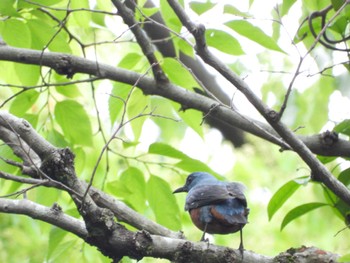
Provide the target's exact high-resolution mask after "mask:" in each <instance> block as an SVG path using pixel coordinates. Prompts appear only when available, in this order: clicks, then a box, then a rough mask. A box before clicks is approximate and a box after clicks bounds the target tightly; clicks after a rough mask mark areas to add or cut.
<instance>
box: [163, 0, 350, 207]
mask: <svg viewBox="0 0 350 263" xmlns="http://www.w3.org/2000/svg"><path fill="white" fill-rule="evenodd" d="M168 3H169V5H170V6H171V7H172V8H173V10H174V12H175V13H176V15H177V16H178V17H179V18H180V20H181V22H182V24H183V25H184V26H185V27H186V28H187V29H188V30H189V31H190V32H191V33H192V35H193V36H194V38H195V40H196V52H197V54H198V55H199V56H200V57H201V58H202V59H203V60H204V61H205V62H206V63H207V64H208V65H210V66H212V67H213V68H214V69H216V70H217V71H218V72H219V73H220V74H221V75H222V76H224V77H225V78H226V79H227V80H228V81H230V82H231V83H232V84H233V85H234V86H235V87H236V88H237V89H238V90H240V91H241V92H242V93H243V94H244V95H245V96H246V98H247V99H248V100H249V101H250V103H251V104H252V105H253V106H254V107H255V108H256V109H257V110H258V111H259V113H260V114H261V115H262V116H263V117H264V118H265V119H266V121H267V122H268V123H269V124H270V125H271V126H272V127H273V128H274V130H275V131H276V132H277V133H278V134H279V135H280V136H281V137H282V138H283V140H284V141H285V142H287V143H288V145H289V146H290V147H291V148H292V149H293V150H294V151H295V152H296V153H298V155H299V156H300V157H301V158H302V159H303V160H304V162H305V163H306V164H307V165H308V166H309V167H310V168H311V170H312V173H313V174H315V175H317V178H318V179H319V180H320V181H322V182H323V183H324V184H325V185H326V186H327V187H328V188H329V189H330V190H331V191H333V192H334V193H335V194H336V195H337V196H338V197H340V198H341V199H342V200H343V201H345V202H346V203H347V204H349V205H350V191H349V189H348V188H347V187H346V186H345V185H344V184H342V183H341V182H340V181H338V180H337V179H336V178H335V177H334V176H333V175H332V174H331V173H330V172H329V171H328V170H327V169H326V168H325V166H324V165H323V164H322V163H321V162H320V161H319V160H318V159H317V158H316V157H315V156H314V155H313V154H312V152H311V151H310V149H309V148H307V146H306V145H305V144H304V143H303V142H302V141H301V140H300V139H299V138H298V137H297V136H296V135H295V134H294V133H293V132H292V131H291V130H290V129H288V128H287V127H286V126H285V125H284V124H283V123H282V122H281V121H280V120H279V119H280V118H279V117H278V113H277V112H275V111H273V110H271V109H269V108H268V107H267V106H266V105H265V104H264V103H263V102H262V101H261V99H260V98H259V97H258V96H257V95H255V93H254V92H253V91H252V90H251V89H250V88H249V86H248V85H247V84H246V83H245V82H244V81H243V80H242V79H241V78H240V77H239V76H237V75H236V74H235V73H234V72H233V71H231V70H230V69H229V68H228V67H227V66H226V65H225V64H224V63H223V62H222V61H221V60H219V59H218V58H216V57H215V56H214V55H213V54H212V53H211V52H210V51H209V49H208V47H207V44H206V40H205V27H204V26H203V25H196V24H195V23H193V22H192V21H191V19H190V18H189V16H188V15H187V14H186V13H185V11H184V10H183V8H182V7H181V5H180V4H179V2H178V1H175V0H168Z"/></svg>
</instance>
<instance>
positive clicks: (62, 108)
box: [55, 100, 92, 146]
mask: <svg viewBox="0 0 350 263" xmlns="http://www.w3.org/2000/svg"><path fill="white" fill-rule="evenodd" d="M55 117H56V120H57V122H58V124H59V125H60V126H61V128H62V131H63V134H64V136H65V138H66V139H67V140H68V141H69V142H70V143H71V144H73V145H74V144H80V145H85V146H92V129H91V123H90V119H89V117H88V114H87V113H86V111H85V109H84V107H83V106H82V105H81V104H79V103H78V102H76V101H73V100H64V101H61V102H58V103H57V104H56V107H55Z"/></svg>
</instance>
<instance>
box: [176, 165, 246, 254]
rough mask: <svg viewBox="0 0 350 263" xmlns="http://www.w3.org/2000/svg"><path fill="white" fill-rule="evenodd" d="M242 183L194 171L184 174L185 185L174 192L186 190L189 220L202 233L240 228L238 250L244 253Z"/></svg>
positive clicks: (230, 231)
mask: <svg viewBox="0 0 350 263" xmlns="http://www.w3.org/2000/svg"><path fill="white" fill-rule="evenodd" d="M244 189H245V187H244V185H243V184H241V183H235V182H223V181H219V180H217V179H216V178H215V177H214V176H212V175H211V174H209V173H205V172H195V173H192V174H190V175H189V176H188V177H187V180H186V183H185V185H184V186H182V187H180V188H178V189H176V190H175V191H174V194H175V193H180V192H188V194H187V197H186V204H185V211H189V213H190V216H191V219H192V222H193V223H194V224H195V225H196V226H197V227H198V228H199V229H200V230H202V231H203V235H202V238H201V241H204V240H205V239H204V237H205V233H209V234H230V233H235V232H237V231H240V245H239V250H240V251H241V253H242V255H243V250H244V248H243V236H242V228H243V227H244V226H245V225H246V224H247V222H248V221H247V220H248V214H249V209H248V208H247V200H246V198H245V196H244V194H243V192H244Z"/></svg>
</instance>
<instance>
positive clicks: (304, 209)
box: [281, 203, 328, 231]
mask: <svg viewBox="0 0 350 263" xmlns="http://www.w3.org/2000/svg"><path fill="white" fill-rule="evenodd" d="M326 205H328V204H325V203H308V204H303V205H300V206H297V207H295V208H293V209H292V210H290V211H289V212H288V213H287V215H286V216H285V217H284V219H283V221H282V224H281V231H282V230H283V228H285V226H286V225H287V224H289V223H290V222H291V221H293V220H294V219H296V218H298V217H300V216H302V215H304V214H306V213H308V212H311V211H312V210H314V209H316V208H319V207H322V206H326Z"/></svg>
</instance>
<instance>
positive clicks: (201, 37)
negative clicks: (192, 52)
mask: <svg viewBox="0 0 350 263" xmlns="http://www.w3.org/2000/svg"><path fill="white" fill-rule="evenodd" d="M191 33H192V34H193V36H194V38H195V39H196V46H195V49H196V50H197V52H200V50H202V49H204V48H206V46H207V43H206V40H205V26H204V25H203V24H198V25H197V26H195V27H194V28H193V30H192V32H191Z"/></svg>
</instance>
